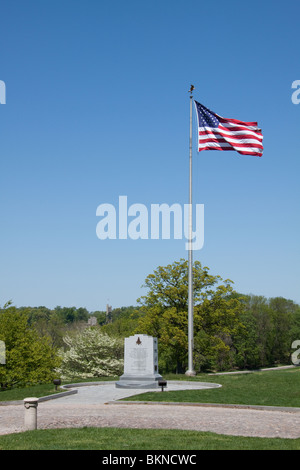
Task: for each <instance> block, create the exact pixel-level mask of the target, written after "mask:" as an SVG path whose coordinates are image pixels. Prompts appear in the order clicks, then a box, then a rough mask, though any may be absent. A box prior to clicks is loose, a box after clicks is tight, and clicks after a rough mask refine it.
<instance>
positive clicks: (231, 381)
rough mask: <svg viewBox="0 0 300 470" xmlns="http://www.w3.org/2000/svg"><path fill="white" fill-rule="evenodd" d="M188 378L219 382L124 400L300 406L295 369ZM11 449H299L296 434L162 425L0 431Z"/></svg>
mask: <svg viewBox="0 0 300 470" xmlns="http://www.w3.org/2000/svg"><path fill="white" fill-rule="evenodd" d="M165 378H166V379H167V380H172V379H173V380H174V379H176V380H180V379H182V380H183V379H185V380H186V379H187V377H186V376H178V375H177V376H166V377H165ZM111 380H113V379H111ZM189 380H191V379H189ZM192 380H198V381H200V382H215V383H219V384H221V385H222V387H221V388H218V389H210V390H190V391H180V392H178V391H176V392H175V391H174V392H168V391H164V392H148V393H143V394H141V395H136V396H133V397H131V398H129V400H143V401H144V400H146V401H175V402H190V403H194V402H198V403H223V404H245V405H267V406H287V407H300V368H293V369H287V370H276V371H266V372H265V371H262V372H254V373H252V374H238V375H220V376H209V375H205V374H201V375H198V376H197V377H195V378H193V379H192ZM54 392H55V387H54V386H53V384H48V385H39V386H35V387H27V388H24V389H13V390H7V391H2V392H0V400H2V401H8V400H22V399H23V398H25V397H28V396H36V397H41V396H45V395H49V394H51V393H54ZM0 412H1V406H0ZM0 414H1V413H0ZM11 449H15V450H18V449H24V450H27V449H32V450H37V449H42V450H48V449H49V450H55V449H64V450H69V449H70V450H72V449H78V450H81V449H83V450H84V449H95V450H100V449H102V450H137V449H139V450H216V449H218V450H226V449H232V450H300V439H279V438H272V439H267V438H254V437H237V436H224V435H219V434H214V433H209V432H195V431H179V430H162V429H156V430H151V429H147V430H146V429H145V430H140V429H119V428H81V429H48V430H36V431H27V432H23V433H17V434H10V435H4V436H0V450H11Z"/></svg>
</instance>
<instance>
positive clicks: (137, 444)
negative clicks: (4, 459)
mask: <svg viewBox="0 0 300 470" xmlns="http://www.w3.org/2000/svg"><path fill="white" fill-rule="evenodd" d="M0 450H174V451H179V450H186V451H188V450H300V439H278V438H274V439H268V438H256V437H239V436H225V435H220V434H214V433H210V432H197V431H179V430H164V429H155V430H153V429H120V428H81V429H45V430H37V431H26V432H23V433H18V434H10V435H5V436H0Z"/></svg>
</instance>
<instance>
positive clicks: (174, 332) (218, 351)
mask: <svg viewBox="0 0 300 470" xmlns="http://www.w3.org/2000/svg"><path fill="white" fill-rule="evenodd" d="M209 271H210V270H209V268H208V267H205V266H202V265H201V263H200V262H199V261H195V262H194V265H193V285H194V363H195V364H194V367H195V370H196V372H200V371H202V372H203V371H223V370H229V369H257V368H261V367H268V366H274V365H276V364H289V363H291V354H292V352H293V350H292V349H291V345H292V343H293V341H295V340H300V306H299V305H298V304H297V303H295V302H294V301H292V300H289V299H285V298H283V297H274V298H266V297H264V296H256V295H243V294H241V293H238V292H236V291H235V290H234V288H233V282H232V281H231V280H229V279H225V280H224V279H222V278H221V277H220V276H218V275H212V274H210V272H209ZM143 287H144V288H145V289H146V294H145V295H144V296H142V297H141V298H140V299H137V305H136V306H129V307H121V308H115V309H113V310H112V312H111V314H110V316H109V318H108V317H107V316H106V312H105V311H101V310H98V311H92V312H91V311H88V310H87V309H86V308H83V307H80V308H77V307H61V306H57V307H55V308H54V309H49V308H47V307H45V306H39V307H19V308H17V307H15V306H13V305H12V304H11V303H10V302H9V303H8V304H6V305H5V306H4V307H2V308H1V309H0V341H3V342H4V343H5V346H6V364H5V365H1V364H0V384H2V388H5V386H8V384H10V385H14V384H21V383H23V384H24V383H38V382H41V381H47V380H51V378H52V377H54V376H55V375H57V374H58V372H59V371H61V373H63V374H64V375H68V373H69V374H70V375H72V373H73V376H74V377H75V376H77V377H79V376H80V374H81V376H84V374H86V376H90V377H91V376H103V375H110V374H111V375H115V374H116V372H118V371H119V372H120V373H121V372H122V370H121V369H122V344H123V342H124V341H123V340H124V338H125V337H127V336H130V335H133V334H135V333H141V334H142V333H144V334H149V335H151V336H154V337H157V338H158V345H159V369H160V372H161V373H166V372H177V373H181V372H185V370H186V368H187V349H188V338H187V330H188V317H187V310H188V308H187V305H188V265H187V261H186V260H183V259H181V260H179V261H175V262H174V263H172V264H170V265H168V266H159V267H158V268H157V269H156V270H155V271H154V272H153V273H151V274H149V276H147V278H146V279H145V282H144V285H143ZM91 317H95V318H96V320H97V324H96V326H88V320H89V318H91ZM92 331H94V333H92ZM87 358H88V359H87ZM72 367H73V370H72Z"/></svg>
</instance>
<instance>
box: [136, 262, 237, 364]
mask: <svg viewBox="0 0 300 470" xmlns="http://www.w3.org/2000/svg"><path fill="white" fill-rule="evenodd" d="M208 271H209V268H207V267H202V265H201V263H200V262H199V261H195V262H194V264H193V294H194V305H195V307H194V337H195V362H196V363H195V367H196V368H197V369H198V370H200V368H203V367H218V368H224V367H225V366H228V364H229V363H231V358H232V355H233V353H234V352H233V350H232V335H233V334H237V332H238V331H240V332H241V331H242V329H243V327H242V324H241V322H240V321H239V315H240V312H241V309H242V304H241V303H240V301H239V300H238V298H230V295H231V294H232V293H233V289H232V286H231V284H232V281H230V280H228V279H227V280H225V281H223V279H222V278H221V277H220V276H218V275H217V276H213V275H211V274H209V272H208ZM144 287H146V288H148V293H147V295H145V296H143V297H141V298H140V299H138V301H139V303H141V305H142V307H141V313H142V314H143V315H142V316H141V317H140V319H139V320H138V325H137V328H136V330H135V331H136V332H140V333H146V334H149V335H152V336H156V337H157V338H158V339H159V358H160V367H162V368H165V369H169V370H171V369H173V370H176V371H177V372H182V371H183V370H185V369H186V361H187V348H188V339H187V329H188V315H187V311H188V262H187V261H186V260H184V259H181V260H180V261H176V262H174V263H173V264H171V265H168V266H166V267H162V266H160V267H158V268H157V269H156V270H155V271H154V273H153V274H150V275H149V276H148V277H147V278H146V280H145V284H144Z"/></svg>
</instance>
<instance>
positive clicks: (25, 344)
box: [0, 306, 60, 388]
mask: <svg viewBox="0 0 300 470" xmlns="http://www.w3.org/2000/svg"><path fill="white" fill-rule="evenodd" d="M0 340H1V341H4V343H5V348H6V364H5V365H0V384H1V387H2V388H6V387H12V386H14V385H18V386H24V385H29V384H37V383H43V382H49V381H52V379H53V377H54V370H55V368H56V367H57V366H58V365H59V364H60V360H59V356H58V355H57V351H56V350H55V349H53V348H52V347H51V344H50V342H49V338H47V337H40V336H39V335H38V333H37V332H36V331H35V329H33V328H31V327H30V325H29V323H28V312H26V310H23V311H18V310H17V309H16V308H15V307H11V306H10V307H8V308H6V309H3V310H2V311H1V312H0Z"/></svg>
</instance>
